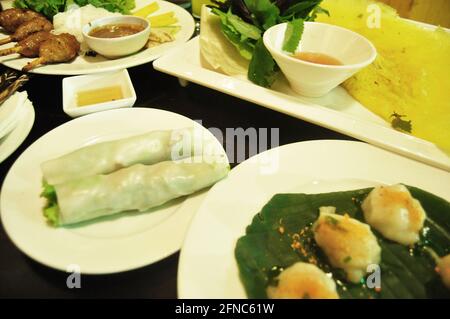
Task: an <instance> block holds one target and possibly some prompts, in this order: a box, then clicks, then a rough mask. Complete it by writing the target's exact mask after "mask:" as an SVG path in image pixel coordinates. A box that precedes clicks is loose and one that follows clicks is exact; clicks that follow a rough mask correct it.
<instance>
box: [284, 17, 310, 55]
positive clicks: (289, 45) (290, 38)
mask: <svg viewBox="0 0 450 319" xmlns="http://www.w3.org/2000/svg"><path fill="white" fill-rule="evenodd" d="M304 27H305V22H304V20H302V19H296V20H293V21H290V22H288V24H287V27H286V33H285V35H284V44H283V50H284V51H286V52H289V53H295V51H296V50H297V47H298V45H299V43H300V40H301V39H302V35H303V30H304Z"/></svg>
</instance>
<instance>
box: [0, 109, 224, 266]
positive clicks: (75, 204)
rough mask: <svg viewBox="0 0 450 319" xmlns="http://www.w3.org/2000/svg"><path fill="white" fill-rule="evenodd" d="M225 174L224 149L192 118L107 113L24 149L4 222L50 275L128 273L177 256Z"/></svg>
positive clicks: (8, 186) (6, 188) (9, 186)
mask: <svg viewBox="0 0 450 319" xmlns="http://www.w3.org/2000/svg"><path fill="white" fill-rule="evenodd" d="M127 123H128V124H127ZM118 128H120V130H119V131H118ZM228 171H229V164H228V160H227V157H226V154H225V152H224V150H223V148H222V146H221V145H220V143H219V142H218V141H217V140H216V139H215V138H214V136H213V135H212V134H211V133H209V131H207V130H206V129H204V128H203V127H201V126H200V125H199V124H197V123H196V122H194V121H192V120H190V119H188V118H186V117H183V116H181V115H178V114H175V113H171V112H167V111H162V110H157V109H144V108H132V109H118V110H111V111H105V112H102V113H96V114H92V115H88V116H85V117H82V118H78V119H76V120H72V121H70V122H68V123H66V124H63V125H61V126H59V127H57V128H56V129H54V130H52V131H50V132H49V133H47V134H45V135H44V136H42V137H41V138H39V139H38V140H37V141H36V142H35V143H33V144H32V145H31V146H30V147H29V148H28V149H27V150H25V151H24V153H23V154H22V155H21V156H20V157H19V158H18V159H17V161H16V162H15V163H14V164H13V166H12V167H11V169H10V171H9V172H8V174H7V176H6V178H5V180H4V183H3V187H2V191H1V197H0V208H1V220H2V223H3V226H4V228H5V230H6V233H7V234H8V236H9V237H10V238H11V240H12V241H13V243H14V244H15V245H16V246H17V247H18V248H19V249H20V250H22V251H23V252H24V253H25V254H26V255H28V256H29V257H31V258H32V259H34V260H36V261H38V262H40V263H42V264H44V265H47V266H49V267H52V268H55V269H59V270H62V271H66V270H67V269H68V267H69V266H70V265H77V266H78V267H79V268H80V271H81V272H82V273H85V274H105V273H114V272H120V271H126V270H131V269H135V268H138V267H142V266H145V265H149V264H151V263H153V262H156V261H158V260H160V259H163V258H165V257H167V256H169V255H170V254H173V253H174V252H176V251H177V250H178V249H180V247H181V243H182V241H183V239H184V234H185V232H186V230H187V227H188V225H189V222H190V219H191V217H192V216H193V214H194V213H195V211H196V209H197V207H198V205H199V204H200V202H201V200H202V197H203V196H204V193H202V191H203V192H204V191H205V190H206V189H207V188H208V187H210V186H211V185H213V184H214V183H216V182H217V181H219V180H221V179H222V178H224V177H226V175H227V174H228Z"/></svg>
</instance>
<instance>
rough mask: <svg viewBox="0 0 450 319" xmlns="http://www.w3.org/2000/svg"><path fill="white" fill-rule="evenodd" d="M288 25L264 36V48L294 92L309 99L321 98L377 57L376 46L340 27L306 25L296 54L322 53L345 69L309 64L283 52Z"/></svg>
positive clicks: (311, 23)
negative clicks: (336, 60) (340, 63)
mask: <svg viewBox="0 0 450 319" xmlns="http://www.w3.org/2000/svg"><path fill="white" fill-rule="evenodd" d="M286 27H287V23H282V24H278V25H275V26H273V27H271V28H270V29H268V30H267V31H266V32H265V33H264V45H265V46H266V48H267V49H268V50H269V51H270V53H271V54H272V56H273V58H274V59H275V61H276V62H277V63H278V65H279V67H280V69H281V71H282V72H283V73H284V75H285V76H286V78H287V80H288V81H289V83H290V85H291V87H292V89H293V90H294V91H295V92H297V93H299V94H301V95H304V96H307V97H320V96H323V95H326V94H327V93H329V92H330V91H331V90H332V89H334V88H335V87H337V86H338V85H340V84H341V83H342V82H344V81H345V80H347V79H348V78H350V77H351V76H353V75H354V74H355V73H357V72H358V71H360V70H361V69H362V68H364V67H366V66H368V65H370V64H371V63H372V62H373V61H374V60H375V58H376V57H377V50H376V48H375V46H374V45H373V44H372V42H370V41H369V40H367V39H366V38H365V37H363V36H361V35H359V34H358V33H356V32H353V31H350V30H348V29H345V28H341V27H338V26H334V25H330V24H325V23H318V22H305V28H304V32H303V36H302V39H301V40H300V43H299V46H298V48H297V51H296V53H298V52H312V53H321V54H326V55H328V56H331V57H333V58H335V59H338V60H339V61H340V62H342V63H343V65H324V64H316V63H311V62H306V61H302V60H299V59H297V58H295V57H292V55H291V54H290V53H287V52H285V51H283V43H284V39H285V36H284V35H285V31H286Z"/></svg>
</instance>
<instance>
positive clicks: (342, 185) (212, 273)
mask: <svg viewBox="0 0 450 319" xmlns="http://www.w3.org/2000/svg"><path fill="white" fill-rule="evenodd" d="M277 154H278V155H277ZM275 155H277V156H275ZM270 158H274V159H275V158H279V166H278V167H279V171H278V172H277V173H276V174H274V175H273V176H271V175H264V174H261V171H260V169H261V166H260V165H261V163H267V159H270ZM399 182H402V183H406V184H409V185H413V186H417V187H421V188H422V189H425V190H427V191H429V192H432V193H434V194H436V195H438V196H441V197H443V198H445V199H447V200H450V194H449V193H448V189H450V173H448V172H445V171H443V170H440V169H437V168H434V167H431V166H428V165H425V164H422V163H419V162H416V161H413V160H410V159H407V158H404V157H401V156H399V155H397V154H393V153H390V152H387V151H384V150H382V149H379V148H376V147H373V146H371V145H369V144H365V143H361V142H348V141H309V142H300V143H295V144H289V145H285V146H282V147H280V148H276V149H272V150H270V151H267V152H264V153H261V154H259V155H257V156H255V157H253V158H251V159H250V160H247V161H245V162H244V163H242V164H240V165H238V166H237V167H236V168H234V169H233V170H232V171H231V173H230V175H229V176H228V178H227V179H226V180H223V181H221V182H219V183H218V184H216V185H215V186H214V187H213V188H212V189H211V190H210V191H209V193H208V194H207V196H206V198H205V200H204V201H203V204H202V205H201V207H200V209H199V211H198V212H197V214H196V215H195V217H194V218H193V220H192V222H191V226H190V228H189V232H188V234H187V235H186V239H185V242H184V244H183V247H182V249H181V254H180V260H179V268H178V296H179V297H180V298H227V299H228V298H245V297H246V295H245V292H244V288H243V286H242V284H241V282H240V280H239V275H238V269H237V264H236V261H235V259H234V247H235V243H236V241H237V239H238V238H239V237H241V236H242V235H244V234H245V228H246V226H248V225H249V224H250V223H251V220H252V218H253V217H254V216H255V215H256V214H257V213H258V212H259V211H260V209H261V208H262V207H263V206H264V205H265V204H266V203H267V202H268V201H269V200H270V198H271V197H272V196H273V195H275V194H276V193H292V192H294V193H297V192H306V193H317V192H331V191H343V190H350V189H359V188H363V187H369V186H375V185H377V184H394V183H399ZM315 183H317V185H318V186H314V185H315ZM320 185H323V186H320ZM321 187H322V188H321ZM311 189H315V190H317V189H319V191H311ZM247 199H248V200H247Z"/></svg>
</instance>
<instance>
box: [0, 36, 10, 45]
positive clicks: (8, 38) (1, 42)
mask: <svg viewBox="0 0 450 319" xmlns="http://www.w3.org/2000/svg"><path fill="white" fill-rule="evenodd" d="M12 41H13V38H12V37H6V38H4V39H1V40H0V45H3V44H7V43H10V42H12Z"/></svg>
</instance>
